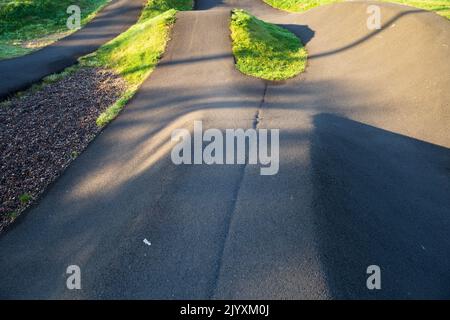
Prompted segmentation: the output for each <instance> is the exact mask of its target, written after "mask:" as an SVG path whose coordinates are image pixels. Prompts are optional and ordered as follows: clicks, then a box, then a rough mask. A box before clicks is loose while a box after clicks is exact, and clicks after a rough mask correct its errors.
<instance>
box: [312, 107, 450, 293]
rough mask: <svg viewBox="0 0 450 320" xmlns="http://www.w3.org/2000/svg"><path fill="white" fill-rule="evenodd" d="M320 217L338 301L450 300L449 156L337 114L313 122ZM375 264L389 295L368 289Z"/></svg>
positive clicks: (331, 284)
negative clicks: (352, 299)
mask: <svg viewBox="0 0 450 320" xmlns="http://www.w3.org/2000/svg"><path fill="white" fill-rule="evenodd" d="M313 123H314V131H313V136H312V139H311V162H312V168H313V185H314V208H315V209H314V210H315V215H314V216H315V219H316V230H317V237H318V239H319V243H320V244H319V247H320V251H321V256H322V258H321V259H322V264H323V266H324V269H325V272H326V274H327V276H328V283H329V287H330V289H331V290H332V296H333V297H334V298H341V299H342V298H367V299H371V298H399V299H408V298H428V299H429V298H435V299H443V298H444V299H446V298H449V296H450V289H449V288H450V276H449V274H448V270H449V268H450V258H449V256H448V252H449V251H450V237H449V235H448V234H449V233H448V230H449V227H450V216H449V208H450V198H449V197H448V195H449V194H450V179H449V176H450V175H449V173H450V171H449V167H448V165H449V160H450V150H449V149H448V148H445V147H441V146H437V145H434V144H430V143H427V142H423V141H420V140H416V139H414V138H410V137H407V136H403V135H400V134H396V133H393V132H389V131H386V130H383V129H379V128H376V127H373V126H370V125H367V124H364V123H361V122H357V121H353V120H351V119H348V118H345V117H341V116H337V115H332V114H326V113H322V114H318V115H316V116H314V120H313ZM369 265H378V266H380V268H381V279H382V281H381V283H382V289H381V290H379V291H377V290H374V291H370V290H368V289H367V287H366V279H367V278H368V276H369V275H368V274H366V269H367V267H368V266H369Z"/></svg>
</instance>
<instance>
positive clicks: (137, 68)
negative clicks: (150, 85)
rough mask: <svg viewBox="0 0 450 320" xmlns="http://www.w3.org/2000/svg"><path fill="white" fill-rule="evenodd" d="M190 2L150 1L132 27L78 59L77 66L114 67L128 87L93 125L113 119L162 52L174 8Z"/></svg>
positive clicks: (102, 123)
mask: <svg viewBox="0 0 450 320" xmlns="http://www.w3.org/2000/svg"><path fill="white" fill-rule="evenodd" d="M192 5H193V2H192V0H178V1H174V0H168V1H162V0H150V1H149V2H148V4H147V6H146V7H145V9H144V10H143V12H142V15H141V18H140V19H139V21H138V22H137V23H136V24H135V25H134V26H132V27H131V28H130V29H128V30H127V31H126V32H124V33H122V34H121V35H120V36H118V37H117V38H115V39H113V40H112V41H110V42H109V43H107V44H105V45H103V46H102V47H101V48H100V49H99V50H97V51H96V52H95V53H93V54H90V55H87V56H86V57H84V58H82V59H80V65H81V66H87V67H100V68H105V69H111V70H114V71H115V72H116V73H118V74H119V75H121V76H122V77H123V78H124V79H125V80H126V82H127V83H128V90H127V91H126V92H125V94H124V95H123V96H122V97H121V98H120V99H119V100H118V101H117V102H116V103H115V104H114V105H113V106H111V107H110V108H108V109H107V110H106V111H105V112H103V113H102V114H101V115H100V116H99V118H98V119H97V125H99V126H104V125H106V124H107V123H108V122H110V121H111V120H112V119H114V118H115V117H116V116H117V115H118V114H119V112H120V111H121V110H122V108H123V107H124V106H125V105H126V104H127V102H128V101H129V99H131V97H133V95H134V94H135V92H136V91H137V90H138V88H139V86H140V85H141V84H142V82H143V81H144V80H145V79H146V78H147V77H148V76H149V74H150V73H151V72H152V71H153V70H154V69H155V67H156V65H157V63H158V61H159V59H160V58H161V56H162V54H163V53H164V50H165V47H166V44H167V41H168V40H169V33H170V26H171V25H172V24H173V23H174V21H175V14H176V11H177V10H187V9H191V8H192ZM162 10H165V11H164V12H163V13H161V11H162Z"/></svg>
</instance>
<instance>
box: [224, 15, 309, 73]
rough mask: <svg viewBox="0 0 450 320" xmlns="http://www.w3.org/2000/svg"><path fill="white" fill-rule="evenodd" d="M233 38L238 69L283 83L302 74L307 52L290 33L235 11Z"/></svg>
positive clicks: (232, 28) (232, 20)
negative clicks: (282, 81)
mask: <svg viewBox="0 0 450 320" xmlns="http://www.w3.org/2000/svg"><path fill="white" fill-rule="evenodd" d="M231 37H232V39H233V53H234V56H235V58H236V67H237V68H238V70H239V71H241V72H242V73H244V74H247V75H251V76H254V77H258V78H262V79H266V80H284V79H288V78H292V77H294V76H296V75H298V74H299V73H301V72H303V71H304V70H305V67H306V61H307V53H306V49H305V48H304V47H303V45H302V43H301V42H300V40H299V39H298V38H297V37H296V36H295V35H294V34H293V33H291V32H290V31H288V30H286V29H284V28H282V27H279V26H276V25H273V24H270V23H267V22H264V21H262V20H259V19H257V18H256V17H254V16H252V15H250V14H249V13H247V12H245V11H243V10H237V9H236V10H233V14H232V17H231Z"/></svg>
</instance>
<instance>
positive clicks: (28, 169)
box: [0, 68, 126, 232]
mask: <svg viewBox="0 0 450 320" xmlns="http://www.w3.org/2000/svg"><path fill="white" fill-rule="evenodd" d="M125 89H126V83H125V82H124V80H123V79H122V78H121V77H120V76H118V75H116V74H114V73H113V72H111V71H107V70H102V69H95V68H83V69H80V70H79V71H77V72H76V73H74V74H72V75H69V76H67V77H65V78H63V79H62V80H59V81H57V82H55V83H52V84H48V85H45V86H44V87H43V88H42V89H40V90H39V91H37V92H31V91H30V92H29V93H26V94H25V95H23V96H21V97H16V98H13V99H12V100H11V101H10V102H8V103H7V104H4V105H0V155H1V157H0V169H1V171H0V203H1V205H0V232H1V230H2V229H3V228H4V227H5V226H6V225H8V224H9V223H10V222H12V221H13V220H14V219H15V218H16V217H17V215H18V214H20V213H21V212H22V211H23V210H24V209H25V208H26V207H27V206H29V205H30V204H31V203H32V202H33V200H36V199H37V198H38V197H39V195H40V194H41V193H42V192H43V191H44V190H45V188H46V187H47V186H48V185H49V184H50V183H51V182H53V181H54V180H55V178H57V177H58V176H59V175H60V174H61V172H62V171H63V170H64V169H65V168H66V167H67V166H68V164H69V163H70V162H71V161H72V160H73V159H74V158H76V156H77V155H78V154H79V153H80V152H81V151H83V149H84V148H85V147H86V146H87V145H88V143H89V142H90V141H91V140H92V138H93V137H94V136H95V135H96V134H97V133H98V132H99V131H100V130H101V129H100V128H99V127H98V126H97V125H96V123H95V121H96V119H97V117H98V116H99V115H100V113H101V112H102V111H104V110H105V109H106V108H108V107H109V106H110V105H112V104H113V103H114V102H115V101H116V100H117V99H118V98H119V97H120V96H121V94H122V93H123V92H124V91H125Z"/></svg>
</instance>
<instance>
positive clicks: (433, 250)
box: [0, 0, 450, 299]
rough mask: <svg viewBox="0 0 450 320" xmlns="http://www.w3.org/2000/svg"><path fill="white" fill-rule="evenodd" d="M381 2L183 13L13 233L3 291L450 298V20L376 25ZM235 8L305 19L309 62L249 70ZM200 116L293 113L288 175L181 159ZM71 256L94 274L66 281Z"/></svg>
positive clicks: (286, 21)
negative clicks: (377, 274)
mask: <svg viewBox="0 0 450 320" xmlns="http://www.w3.org/2000/svg"><path fill="white" fill-rule="evenodd" d="M367 4H368V3H362V2H345V3H339V4H334V5H330V6H325V7H320V8H316V9H313V10H310V11H308V12H306V13H304V14H287V13H284V12H280V11H277V10H274V9H272V8H270V7H268V6H266V5H264V4H263V3H261V2H259V1H245V0H239V1H212V0H211V1H198V3H197V9H198V10H197V11H194V12H183V13H179V14H178V20H177V23H176V25H175V27H174V30H173V34H172V40H171V41H170V43H169V47H168V48H167V52H166V54H165V56H164V58H163V59H162V61H161V62H160V64H159V66H158V68H157V69H156V70H155V72H154V73H153V74H152V75H151V76H150V78H149V79H148V80H147V81H146V82H145V83H144V85H143V86H142V88H141V89H140V91H139V92H138V93H137V95H136V96H135V98H134V99H133V100H132V101H131V103H130V104H129V105H128V106H127V107H126V108H125V110H124V111H123V112H122V114H121V115H120V116H119V118H118V119H116V120H115V121H114V122H113V123H112V124H111V125H110V126H108V128H106V130H104V131H103V133H102V134H101V135H100V136H99V137H97V139H96V140H95V141H94V142H93V143H92V144H91V145H90V146H89V148H88V149H87V150H86V152H84V153H83V154H82V155H81V156H80V157H79V158H78V159H77V160H76V161H75V162H74V163H73V164H72V165H71V166H70V168H69V169H68V170H66V172H65V173H64V175H63V176H62V177H61V178H60V179H59V180H58V181H57V182H56V183H55V184H54V185H53V186H52V187H51V188H50V190H49V191H48V192H47V194H46V195H45V197H43V199H42V200H41V201H40V202H39V204H38V205H37V206H35V207H34V208H32V209H31V210H29V212H28V213H27V214H26V215H25V216H24V217H23V218H22V219H19V221H18V223H16V224H15V225H14V226H13V228H12V229H11V230H9V231H8V232H6V233H5V234H3V235H2V236H1V238H0V297H1V298H57V299H63V298H76V299H78V298H96V299H101V298H113V299H115V298H160V299H197V298H205V299H207V298H246V299H253V298H258V299H259V298H274V299H293V298H297V299H301V298H305V299H336V298H369V299H372V298H374V299H381V298H447V299H448V298H450V274H449V270H450V255H449V252H450V232H449V230H450V197H449V194H450V150H449V147H450V134H449V133H450V132H449V123H450V106H449V101H450V90H449V88H450V78H449V75H450V60H449V59H448V57H449V45H450V25H449V22H448V21H447V20H445V19H444V18H442V17H439V16H437V15H435V14H433V13H428V12H424V11H421V10H417V9H414V8H410V7H405V6H399V5H393V4H386V3H382V4H379V5H380V6H381V8H382V21H383V28H382V29H381V30H380V31H369V30H368V29H367V27H366V19H367V13H366V8H367ZM232 7H241V8H246V9H248V10H250V11H251V12H252V13H254V14H256V15H258V16H259V17H261V18H263V19H265V20H268V21H272V22H275V23H279V24H282V25H285V26H286V27H288V28H290V29H291V30H293V31H294V32H296V33H297V34H298V35H299V36H300V37H301V38H302V39H303V41H304V42H305V43H307V48H308V51H309V55H310V60H309V65H308V68H307V71H306V72H305V73H304V74H303V75H301V76H299V77H297V78H295V79H291V80H289V81H286V82H284V83H278V84H273V83H265V82H263V81H260V80H257V79H254V78H251V77H247V76H244V75H242V74H240V73H239V72H238V71H236V70H235V68H234V61H233V57H232V55H231V44H230V38H229V29H228V27H229V17H230V8H232ZM194 120H202V121H203V124H204V126H205V127H210V128H219V129H226V128H254V127H258V128H279V129H280V172H279V174H278V175H275V176H261V175H259V166H254V165H222V166H221V165H213V166H208V165H195V166H194V165H192V166H189V165H181V166H175V165H174V164H172V162H171V160H170V150H171V144H170V142H169V141H170V134H171V132H172V130H173V129H176V128H183V127H189V126H192V122H193V121H194ZM144 239H147V240H149V241H150V242H151V246H148V245H146V244H144V243H143V240H144ZM72 264H76V265H79V266H80V267H81V270H82V290H75V291H69V290H67V289H66V287H65V281H66V277H67V275H66V274H65V271H66V268H67V266H68V265H72ZM372 264H376V265H379V266H380V267H381V271H382V289H381V290H378V291H369V290H368V289H367V288H366V279H367V276H368V275H367V274H366V268H367V267H368V266H369V265H372Z"/></svg>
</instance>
